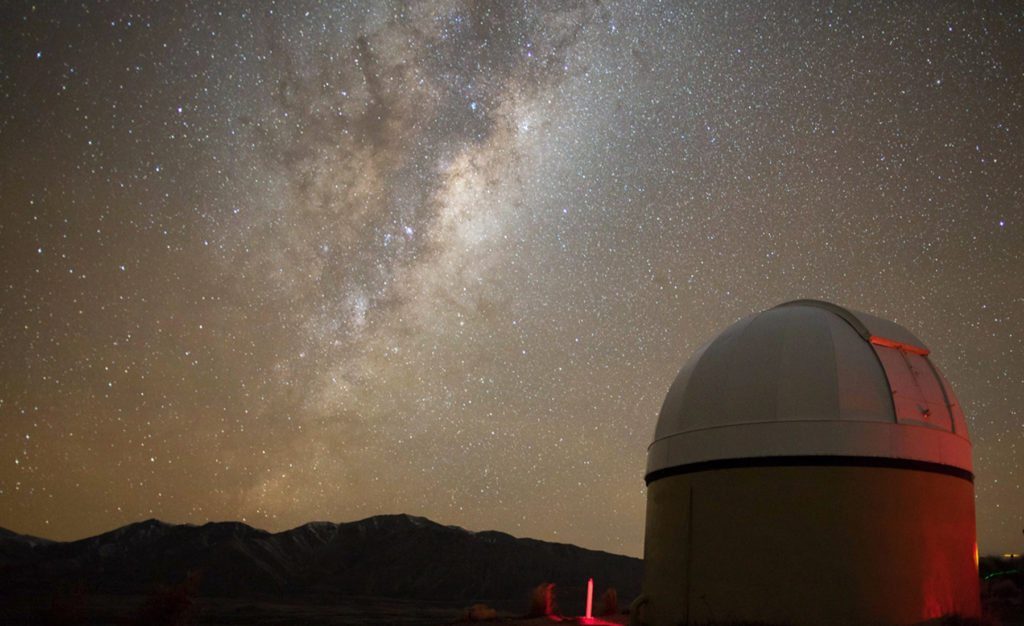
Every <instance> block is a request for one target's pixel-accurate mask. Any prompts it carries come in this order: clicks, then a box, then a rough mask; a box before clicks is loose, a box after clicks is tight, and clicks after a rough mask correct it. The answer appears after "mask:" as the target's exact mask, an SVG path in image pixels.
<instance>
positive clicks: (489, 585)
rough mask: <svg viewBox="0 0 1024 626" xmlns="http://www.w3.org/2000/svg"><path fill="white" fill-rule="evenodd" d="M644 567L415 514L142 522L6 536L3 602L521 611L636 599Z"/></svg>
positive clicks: (1, 550)
mask: <svg viewBox="0 0 1024 626" xmlns="http://www.w3.org/2000/svg"><path fill="white" fill-rule="evenodd" d="M641 574H642V561H641V560H640V559H636V558H632V557H627V556H622V555H616V554H612V553H609V552H604V551H599V550H588V549H585V548H580V547H577V546H574V545H571V544H565V543H554V542H546V541H541V540H537V539H529V538H516V537H513V536H512V535H509V534H507V533H503V532H500V531H478V532H474V531H469V530H466V529H464V528H461V527H458V526H445V525H442V524H439V523H437V522H434V521H432V520H430V519H427V518H425V517H417V516H412V515H407V514H395V515H378V516H373V517H368V518H366V519H363V520H359V521H355V522H347V523H334V522H323V521H321V522H308V523H306V524H303V525H301V526H297V527H295V528H292V529H289V530H284V531H280V532H277V533H271V532H268V531H265V530H261V529H258V528H254V527H252V526H249V525H248V524H245V523H243V522H208V523H206V524H203V525H194V524H169V523H166V522H162V521H160V520H157V519H148V520H142V521H139V522H133V523H131V524H127V525H125V526H122V527H120V528H116V529H113V530H110V531H107V532H105V533H101V534H99V535H95V536H93V537H86V538H84V539H79V540H76V541H71V542H56V541H50V540H46V539H41V538H38V537H31V536H29V535H19V534H17V533H14V532H12V531H9V530H6V529H0V595H5V594H18V593H40V592H42V591H44V590H47V589H54V588H60V587H63V588H71V587H73V586H76V585H77V586H82V585H84V586H85V587H86V588H87V591H88V592H89V593H107V594H129V595H131V594H134V595H141V594H147V593H151V592H152V591H153V590H154V589H156V588H158V587H161V586H163V587H166V586H174V585H181V584H184V583H185V581H186V580H193V579H194V580H195V581H196V582H195V584H196V592H197V593H198V594H199V595H203V596H223V597H245V596H254V595H271V596H302V597H307V596H308V597H318V598H329V599H344V598H352V597H383V598H394V599H402V600H412V601H421V602H431V603H437V604H448V605H452V606H455V605H465V604H468V603H474V602H485V603H489V604H492V605H494V606H507V607H518V608H521V607H522V606H523V603H524V598H526V597H527V595H528V594H529V592H530V590H531V589H533V588H534V587H536V586H537V585H540V584H541V583H554V584H555V585H556V587H557V588H558V589H559V592H558V593H559V597H560V598H563V599H569V598H571V599H572V601H575V600H576V597H577V596H580V597H582V596H583V594H584V593H585V587H586V581H587V578H590V577H593V578H594V579H595V584H596V585H597V586H598V589H603V588H616V589H617V590H618V593H619V594H620V595H619V597H621V598H624V599H625V600H627V601H628V600H629V599H631V598H632V597H633V595H635V594H637V593H639V588H640V577H641Z"/></svg>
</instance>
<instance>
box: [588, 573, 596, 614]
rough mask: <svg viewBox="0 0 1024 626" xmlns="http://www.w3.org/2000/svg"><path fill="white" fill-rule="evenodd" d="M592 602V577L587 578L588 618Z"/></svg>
mask: <svg viewBox="0 0 1024 626" xmlns="http://www.w3.org/2000/svg"><path fill="white" fill-rule="evenodd" d="M593 603H594V579H593V578H588V579H587V619H590V607H591V605H592V604H593Z"/></svg>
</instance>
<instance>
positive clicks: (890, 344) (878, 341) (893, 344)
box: [871, 335, 931, 356]
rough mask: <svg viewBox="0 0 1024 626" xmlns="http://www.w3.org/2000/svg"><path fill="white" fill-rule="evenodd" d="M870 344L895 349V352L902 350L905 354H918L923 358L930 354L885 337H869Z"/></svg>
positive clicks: (927, 351)
mask: <svg viewBox="0 0 1024 626" xmlns="http://www.w3.org/2000/svg"><path fill="white" fill-rule="evenodd" d="M871 343H873V344H875V345H876V346H885V347H886V348H896V349H897V350H903V351H905V352H910V353H911V354H920V355H921V356H925V355H926V354H928V353H929V352H931V350H925V349H924V348H918V347H917V346H912V345H910V344H909V343H900V342H898V341H893V340H892V339H886V338H885V337H879V336H878V335H871Z"/></svg>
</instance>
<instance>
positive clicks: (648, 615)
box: [634, 465, 980, 626]
mask: <svg viewBox="0 0 1024 626" xmlns="http://www.w3.org/2000/svg"><path fill="white" fill-rule="evenodd" d="M975 545H976V544H975V518H974V488H973V485H972V484H971V482H970V481H969V480H967V479H965V478H964V477H962V476H953V475H949V474H945V473H941V472H934V471H922V470H917V469H906V468H897V467H861V466H843V465H823V466H806V465H801V466H778V467H774V466H768V467H765V466H754V467H742V466H741V467H729V468H725V469H709V470H703V471H695V472H690V473H683V474H679V475H674V476H667V477H663V478H659V479H658V480H655V481H653V482H652V483H651V484H650V485H648V500H647V529H646V539H645V546H644V561H645V572H644V596H643V605H642V606H640V607H638V609H639V610H638V614H637V615H635V616H634V620H636V621H637V622H639V623H644V624H652V625H662V624H664V625H668V624H671V625H673V626H674V625H676V624H702V623H708V622H725V623H728V622H736V621H759V622H766V623H780V624H912V623H915V622H920V621H924V620H927V619H931V618H934V617H939V616H942V615H950V614H959V615H962V616H978V615H979V614H980V605H979V592H978V577H977V564H976V555H975Z"/></svg>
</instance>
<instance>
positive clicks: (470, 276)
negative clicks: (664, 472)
mask: <svg viewBox="0 0 1024 626" xmlns="http://www.w3.org/2000/svg"><path fill="white" fill-rule="evenodd" d="M339 5H340V6H337V7H335V6H332V4H331V3H324V4H320V3H301V2H285V3H278V4H274V3H261V4H259V5H258V6H257V7H255V8H251V10H250V9H247V8H245V7H243V6H241V5H239V4H235V3H214V2H196V3H164V4H159V5H156V4H153V3H142V2H139V3H124V2H118V3H110V4H99V3H96V4H95V6H92V3H86V6H85V7H82V6H81V5H80V4H78V3H75V4H72V3H50V2H46V3H40V4H39V5H38V6H32V5H30V4H28V3H19V2H13V3H7V4H6V5H5V8H3V9H2V19H3V22H2V23H3V24H4V27H3V29H4V30H3V36H2V38H0V55H2V56H0V78H2V81H0V107H2V108H0V155H2V157H0V158H2V162H3V172H2V179H0V202H2V207H3V214H2V217H0V250H2V254H3V265H2V268H0V288H2V302H0V306H2V309H0V323H2V334H0V364H2V368H3V370H2V377H0V420H2V424H3V428H2V429H0V431H2V432H0V526H4V527H7V528H10V529H12V530H15V531H18V532H23V533H29V534H35V535H40V536H43V537H48V538H54V539H71V538H79V537H83V536H87V535H90V534H95V533H98V532H102V531H105V530H109V529H110V528H113V527H116V526H119V525H122V524H126V523H129V522H132V521H136V520H139V519H143V518H149V517H157V518H160V519H163V520H165V521H169V522H191V523H203V522H206V521H208V520H227V519H240V520H245V521H247V522H248V523H250V524H253V525H255V526H258V527H261V528H266V529H268V530H282V529H286V528H290V527H293V526H297V525H300V524H302V523H305V522H307V521H311V520H330V521H338V522H340V521H349V520H355V519H360V518H363V517H367V516H370V515H374V514H379V513H393V512H405V513H411V514H417V515H424V516H427V517H430V518H432V519H434V520H436V521H439V522H442V523H446V524H457V525H460V526H464V527H467V528H470V529H497V530H503V531H506V532H510V533H512V534H515V535H519V536H530V537H535V538H539V539H545V540H554V541H566V542H572V543H577V544H579V545H582V546H585V547H590V548H600V549H605V550H610V551H614V552H622V553H627V554H633V555H637V554H639V553H640V552H641V547H642V540H643V520H644V501H645V486H644V482H643V474H644V464H645V457H646V447H647V445H648V443H649V442H650V440H651V437H652V434H653V429H654V423H655V420H656V417H657V413H658V410H659V409H660V406H661V402H662V400H663V398H664V395H665V393H666V391H667V390H668V386H669V384H670V383H671V381H672V380H673V378H674V377H675V374H676V371H677V370H678V368H679V367H681V366H682V364H683V363H684V362H685V361H686V360H687V358H688V357H689V356H690V354H691V353H692V352H693V351H694V350H696V349H697V348H698V347H700V346H701V345H702V344H703V343H705V342H707V341H708V340H710V339H711V338H713V337H714V336H715V334H716V333H717V332H719V331H720V330H722V329H724V328H725V327H727V326H728V325H730V324H731V323H733V322H734V321H736V320H737V319H739V318H742V317H745V316H747V315H750V314H753V313H757V312H759V311H762V310H764V309H766V308H769V307H771V306H774V305H776V304H779V303H782V302H785V301H788V300H792V299H797V298H819V299H825V300H829V301H832V302H836V303H838V304H841V305H844V306H848V307H850V308H852V309H856V310H860V311H865V312H869V313H873V314H875V315H879V316H881V317H885V318H889V319H892V320H894V321H896V322H898V323H900V324H902V325H904V326H906V327H907V328H909V329H910V330H911V331H913V332H914V333H915V334H917V335H918V336H920V337H921V338H922V339H923V340H924V341H925V342H926V343H927V344H928V345H929V346H930V347H931V349H932V356H933V359H934V361H935V362H936V363H937V364H938V366H939V367H940V368H941V369H942V370H943V371H944V373H945V374H946V376H947V377H948V378H949V379H950V380H951V382H952V384H953V386H954V388H955V390H956V392H957V394H958V396H959V399H960V401H961V403H962V405H963V407H964V411H965V413H966V414H967V416H968V421H969V425H970V428H971V432H972V438H973V440H974V459H975V472H976V475H977V477H976V481H975V485H976V491H977V505H978V524H979V542H980V544H981V550H982V552H983V553H985V552H1007V551H1011V550H1013V551H1017V552H1020V551H1021V540H1022V536H1021V529H1022V528H1024V494H1022V489H1021V481H1022V479H1024V474H1022V469H1021V460H1022V459H1021V456H1020V455H1019V452H1018V450H1019V449H1018V446H1024V414H1022V413H1021V409H1020V406H1021V405H1022V404H1024V326H1022V320H1024V279H1022V276H1024V244H1022V241H1024V175H1022V172H1024V163H1022V159H1021V154H1022V151H1024V150H1022V149H1024V146H1022V130H1024V112H1022V106H1024V78H1022V73H1021V69H1020V67H1021V66H1020V60H1021V59H1022V58H1024V31H1022V29H1024V15H1022V13H1021V12H1019V11H1018V12H1016V13H1009V12H1006V11H1008V10H1009V9H1008V7H1009V5H1000V4H998V3H993V4H992V5H991V6H985V5H980V6H979V5H971V6H966V5H965V6H961V5H960V4H957V3H946V4H941V5H936V4H932V3H928V4H927V5H926V4H920V5H905V4H899V5H897V6H893V7H887V6H881V5H879V6H875V7H874V8H871V7H845V6H840V7H830V6H827V5H817V4H804V3H800V6H798V7H794V6H792V4H791V3H777V4H775V3H772V4H743V3H722V4H718V5H716V6H714V7H706V6H703V3H701V5H700V6H697V7H693V6H689V5H684V4H683V3H667V2H666V3H655V2H648V3H632V2H625V3H594V2H580V3H569V2H550V3H520V2H516V3H512V2H501V3H498V2H495V3H468V2H455V1H451V2H423V3H418V2H410V3H383V2H376V1H372V2H365V3H339ZM1001 7H1002V8H1001Z"/></svg>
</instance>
